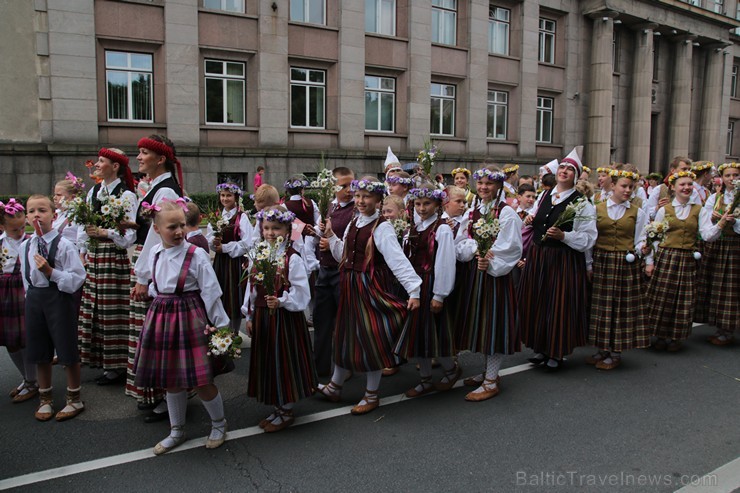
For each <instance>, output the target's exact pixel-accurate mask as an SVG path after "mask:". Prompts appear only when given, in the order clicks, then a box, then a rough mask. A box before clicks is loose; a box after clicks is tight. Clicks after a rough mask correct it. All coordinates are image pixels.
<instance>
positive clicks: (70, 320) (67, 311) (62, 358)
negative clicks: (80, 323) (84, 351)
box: [26, 285, 80, 366]
mask: <svg viewBox="0 0 740 493" xmlns="http://www.w3.org/2000/svg"><path fill="white" fill-rule="evenodd" d="M76 309H77V307H76V304H75V300H74V296H73V295H71V294H67V293H62V292H61V291H59V289H57V288H56V286H53V285H52V286H50V287H47V288H35V287H33V286H31V287H29V288H28V291H27V292H26V350H27V351H28V353H27V354H28V360H29V361H32V362H34V363H37V364H43V363H51V360H52V358H53V357H54V351H55V350H56V353H57V356H58V357H59V363H60V364H62V365H68V366H69V365H73V364H75V363H77V362H79V361H80V353H79V352H78V350H77V316H78V313H77V311H76Z"/></svg>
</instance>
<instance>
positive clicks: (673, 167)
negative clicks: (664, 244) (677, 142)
mask: <svg viewBox="0 0 740 493" xmlns="http://www.w3.org/2000/svg"><path fill="white" fill-rule="evenodd" d="M690 170H691V159H689V158H687V157H682V156H676V157H674V158H673V161H671V164H670V165H669V169H668V174H667V175H666V177H665V180H663V183H661V184H660V185H658V186H657V187H655V188H654V189H653V191H652V192H651V193H650V196H649V197H648V205H647V213H648V217H649V218H650V220H651V221H652V220H654V219H655V214H656V213H657V212H658V209H659V208H661V207H664V206H666V205H668V204H670V203H671V200H673V196H672V195H673V191H672V188H671V186H670V185H669V183H668V180H669V179H670V177H671V175H673V174H674V173H676V172H679V171H690ZM689 200H690V202H691V203H692V204H701V203H702V202H701V197H699V193H698V192H697V191H696V190H694V191H693V193H692V194H691V198H690V199H689Z"/></svg>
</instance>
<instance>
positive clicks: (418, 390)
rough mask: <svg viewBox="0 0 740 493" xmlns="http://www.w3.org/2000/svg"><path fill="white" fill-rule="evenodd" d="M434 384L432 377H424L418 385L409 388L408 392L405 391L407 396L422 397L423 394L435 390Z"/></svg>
mask: <svg viewBox="0 0 740 493" xmlns="http://www.w3.org/2000/svg"><path fill="white" fill-rule="evenodd" d="M434 390H435V389H434V385H433V384H432V377H423V378H422V379H421V383H420V384H419V385H417V386H416V387H413V388H410V389H408V390H407V391H406V392H404V393H403V395H405V396H406V397H410V398H413V397H421V396H422V395H427V394H429V393H430V392H434Z"/></svg>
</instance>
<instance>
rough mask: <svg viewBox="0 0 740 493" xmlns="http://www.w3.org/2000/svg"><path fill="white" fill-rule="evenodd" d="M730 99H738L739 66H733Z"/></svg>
mask: <svg viewBox="0 0 740 493" xmlns="http://www.w3.org/2000/svg"><path fill="white" fill-rule="evenodd" d="M730 97H731V98H736V97H737V65H733V66H732V79H731V80H730Z"/></svg>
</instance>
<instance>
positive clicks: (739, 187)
mask: <svg viewBox="0 0 740 493" xmlns="http://www.w3.org/2000/svg"><path fill="white" fill-rule="evenodd" d="M732 184H733V185H734V186H735V199H734V200H733V201H732V205H730V210H731V211H732V217H734V218H735V219H740V179H738V180H732Z"/></svg>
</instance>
